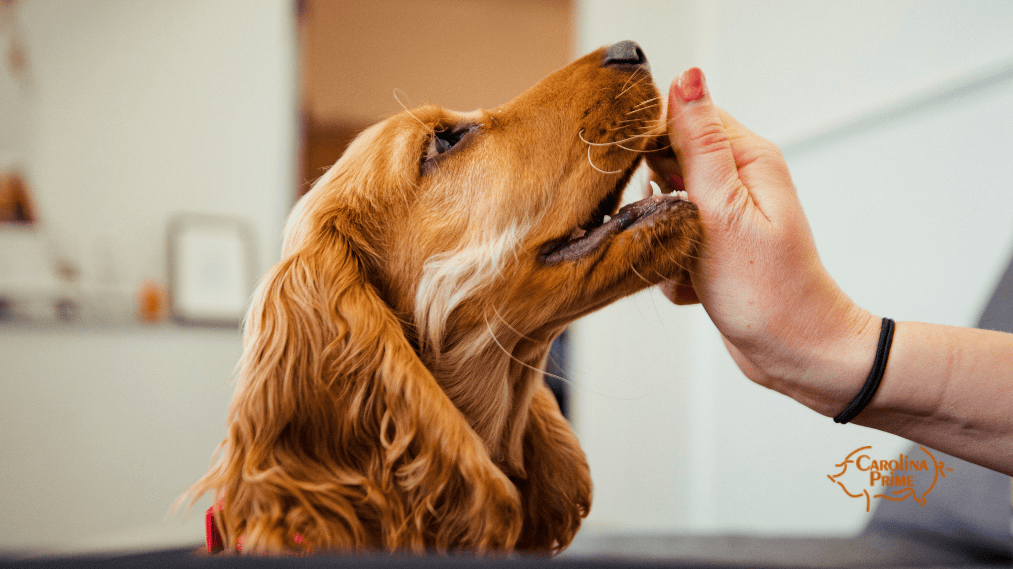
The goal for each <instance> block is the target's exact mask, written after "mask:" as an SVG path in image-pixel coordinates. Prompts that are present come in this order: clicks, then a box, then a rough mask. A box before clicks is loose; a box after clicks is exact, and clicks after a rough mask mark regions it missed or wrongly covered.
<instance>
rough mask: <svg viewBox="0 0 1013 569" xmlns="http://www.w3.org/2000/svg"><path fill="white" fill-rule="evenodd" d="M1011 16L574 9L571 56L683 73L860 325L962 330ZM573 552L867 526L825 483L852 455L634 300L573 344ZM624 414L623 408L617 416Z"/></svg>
mask: <svg viewBox="0 0 1013 569" xmlns="http://www.w3.org/2000/svg"><path fill="white" fill-rule="evenodd" d="M1011 22H1013V4H1009V3H1003V2H984V1H979V2H959V3H958V2H939V1H937V2H890V3H882V2H862V3H840V2H831V1H819V2H814V1H808V0H806V1H801V0H799V1H776V2H775V1H769V2H742V1H713V0H699V1H690V0H687V1H685V2H674V3H673V2H660V1H656V2H647V1H644V2H630V3H610V2H605V1H601V0H583V1H581V2H579V11H578V30H579V42H578V43H579V45H578V50H579V51H580V52H586V51H589V50H591V49H594V48H596V47H598V46H600V45H603V44H606V43H611V42H613V41H617V40H620V39H635V40H637V41H638V42H640V43H641V45H642V46H644V49H645V51H646V53H647V56H648V59H649V60H650V62H651V65H652V68H653V69H654V71H655V78H656V80H657V81H658V83H659V84H661V85H663V86H667V84H668V83H669V82H670V81H671V79H672V78H673V77H675V76H676V75H677V74H678V73H679V72H681V71H682V69H685V68H686V67H689V66H690V65H699V66H701V67H703V68H704V71H705V72H706V73H707V77H708V82H709V85H710V87H711V91H712V93H713V95H714V98H715V99H716V101H717V102H718V103H719V104H720V105H722V106H723V107H725V108H726V109H727V110H729V111H730V112H731V113H732V114H733V115H735V116H736V117H737V118H739V120H741V121H742V122H743V123H744V124H746V125H747V126H749V127H751V128H752V129H754V130H755V131H757V132H759V133H760V134H763V135H765V136H767V137H768V138H771V139H773V140H774V141H775V142H777V143H779V144H781V145H782V146H783V148H784V149H785V153H786V158H787V160H788V162H789V166H790V167H791V169H792V173H793V176H794V179H795V182H796V185H797V186H798V188H799V193H800V196H801V199H802V201H803V204H804V206H805V208H806V212H807V214H808V215H809V220H810V223H811V225H812V227H813V230H814V233H815V235H816V241H817V245H818V247H819V248H820V252H821V256H822V258H823V261H824V263H825V264H826V265H827V267H828V268H829V270H830V271H831V274H833V275H834V276H835V278H836V279H837V280H838V282H840V284H841V285H842V287H843V288H844V290H845V291H846V292H848V293H849V294H850V295H851V296H852V297H853V298H855V299H856V300H857V301H858V302H859V303H860V304H862V305H863V306H865V307H867V308H868V309H870V310H872V311H873V312H875V313H877V314H882V315H888V316H891V317H894V318H895V319H912V320H923V321H929V322H940V323H947V324H957V325H973V324H974V323H975V321H976V320H977V317H978V315H979V313H980V311H981V309H982V307H983V306H984V304H985V302H986V301H987V299H988V297H989V295H990V293H991V290H992V287H993V286H994V285H995V283H996V280H997V279H998V277H999V275H1000V274H1001V271H1002V269H1003V268H1004V267H1005V265H1006V263H1007V262H1008V260H1009V255H1010V252H1011V247H1010V245H1011V243H1013V223H1010V219H1009V216H1010V214H1009V212H1010V211H1013V192H1011V191H1010V189H1011V187H1010V182H1009V180H1010V174H1011V172H1010V167H1009V166H1008V158H1007V157H1008V156H1010V155H1011V154H1013V72H1011V70H1013V35H1011V34H1010V33H1009V25H1010V23H1011ZM572 378H573V380H574V381H575V382H577V383H578V384H579V385H577V386H575V388H574V399H575V400H574V408H575V421H576V427H577V431H578V434H579V436H580V438H581V441H582V443H583V444H584V446H585V449H586V451H587V452H588V455H589V458H590V460H591V463H592V464H591V466H592V474H593V475H594V478H595V483H596V493H595V505H594V508H593V509H592V513H591V516H590V517H589V519H588V525H587V527H588V529H589V531H591V532H594V531H600V530H606V529H608V530H620V531H648V532H670V531H690V532H720V533H738V532H746V533H759V534H794V535H816V534H847V533H854V532H856V531H859V530H860V529H861V527H862V526H863V525H864V523H865V522H866V521H867V520H868V516H869V515H868V514H866V513H865V511H864V508H862V507H860V506H858V505H857V504H856V502H855V501H853V500H851V499H849V498H847V497H846V496H844V495H843V493H841V492H840V490H839V489H838V488H837V487H835V486H834V485H833V484H830V483H828V481H827V479H826V475H827V474H829V473H830V471H831V469H832V468H833V465H834V464H836V463H837V462H839V461H840V460H841V457H842V456H845V455H846V454H847V453H849V452H850V451H852V450H854V449H855V448H857V447H858V446H861V445H870V444H871V445H873V446H874V447H875V448H876V450H877V452H883V453H884V455H889V454H891V453H894V452H898V451H899V450H900V449H901V448H904V447H905V445H906V443H905V441H903V440H901V439H898V438H896V437H893V436H891V435H885V434H882V433H878V432H874V431H871V430H868V429H864V428H862V427H858V426H853V425H851V426H839V425H835V424H833V423H832V421H830V420H829V419H826V418H823V417H822V416H819V415H817V414H815V413H812V412H810V411H808V410H807V409H805V408H804V407H802V406H801V405H798V404H796V403H794V402H793V401H791V400H789V399H787V398H785V397H783V396H780V395H778V394H775V393H773V392H768V391H766V390H764V389H762V388H760V387H758V386H755V385H754V384H752V383H750V382H749V381H748V380H746V379H745V378H744V377H743V376H742V375H741V373H740V372H739V371H738V370H737V368H736V367H735V365H734V363H732V362H731V360H730V358H729V357H728V356H727V354H726V353H725V352H724V349H723V347H722V346H721V344H720V340H719V338H718V336H717V334H716V332H715V331H714V328H713V325H712V324H710V322H709V321H708V320H707V318H706V316H705V315H704V314H703V313H702V311H701V310H699V308H677V307H673V306H669V305H668V304H667V301H666V300H665V299H664V298H663V297H661V296H660V295H659V294H657V292H655V291H651V292H648V293H642V294H641V295H639V296H637V297H634V298H633V299H630V300H628V301H625V302H622V303H619V304H617V305H615V306H612V307H610V308H608V309H606V310H603V311H601V312H599V313H597V314H595V315H593V316H591V317H589V318H586V319H584V320H582V321H581V322H580V323H578V325H577V326H576V327H575V329H574V363H573V373H572ZM630 397H633V398H634V399H631V400H627V399H625V398H630Z"/></svg>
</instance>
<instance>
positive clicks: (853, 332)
mask: <svg viewBox="0 0 1013 569" xmlns="http://www.w3.org/2000/svg"><path fill="white" fill-rule="evenodd" d="M799 321H800V323H799V324H798V325H797V326H796V327H794V330H793V331H791V332H790V336H789V337H787V338H785V339H784V340H783V345H786V346H790V347H789V348H787V349H783V350H780V351H779V355H778V357H776V358H773V357H765V358H756V359H754V361H753V364H754V366H755V367H754V369H755V370H756V371H757V372H758V373H757V374H756V375H757V376H758V377H753V379H754V380H755V381H757V382H758V383H760V384H761V385H765V386H766V387H769V388H771V389H774V390H775V391H778V392H780V393H782V394H784V395H787V396H788V397H791V398H792V399H795V400H796V401H798V402H799V403H801V404H803V405H805V406H807V407H809V408H810V409H812V410H814V411H816V412H818V413H820V414H822V415H826V416H828V417H833V416H836V415H837V414H838V413H840V412H841V410H843V409H844V408H845V407H847V406H848V404H849V403H850V402H851V401H852V399H854V397H855V395H856V394H857V393H858V392H859V391H860V390H861V388H862V385H863V384H864V382H865V379H866V378H867V377H868V375H869V371H870V369H871V368H872V364H873V360H874V359H875V354H876V346H877V343H878V339H879V332H880V321H881V319H880V318H879V317H877V316H874V315H873V314H872V313H870V312H869V311H867V310H865V309H863V308H861V307H859V306H858V305H856V304H854V302H852V301H851V299H849V298H847V297H846V296H844V294H843V293H840V294H839V298H838V299H835V300H834V301H833V302H832V303H831V306H830V307H829V308H826V307H825V308H824V309H823V310H821V311H818V312H817V311H814V313H810V314H809V315H808V316H802V317H800V318H799ZM798 338H804V341H802V342H798V341H797V340H798Z"/></svg>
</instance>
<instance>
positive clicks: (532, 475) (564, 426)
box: [517, 383, 592, 554]
mask: <svg viewBox="0 0 1013 569" xmlns="http://www.w3.org/2000/svg"><path fill="white" fill-rule="evenodd" d="M524 465H525V470H526V474H527V477H526V478H525V479H524V480H523V481H521V482H519V484H518V487H519V489H520V491H521V500H522V501H523V502H524V506H525V519H524V529H523V531H522V532H521V537H520V539H519V540H518V542H517V547H518V548H521V549H529V550H535V551H547V552H551V553H553V554H555V553H559V552H560V551H562V550H563V549H566V547H567V546H568V545H570V542H571V541H573V537H574V536H575V535H576V534H577V530H578V529H580V523H581V521H582V520H583V518H584V517H585V516H587V513H588V512H589V511H590V509H591V490H592V487H591V470H590V469H589V468H588V465H587V459H586V458H585V456H584V451H583V450H581V448H580V444H579V442H578V441H577V436H576V435H575V434H574V433H573V430H572V429H570V424H569V423H568V422H567V421H566V419H565V418H564V417H563V414H562V413H560V411H559V405H558V404H557V403H556V398H555V396H553V394H552V391H551V390H550V389H549V387H548V386H547V385H545V384H544V383H542V385H540V386H539V387H538V389H537V391H536V393H535V396H534V399H533V400H532V401H531V407H530V410H529V414H528V427H527V430H526V431H525V433H524Z"/></svg>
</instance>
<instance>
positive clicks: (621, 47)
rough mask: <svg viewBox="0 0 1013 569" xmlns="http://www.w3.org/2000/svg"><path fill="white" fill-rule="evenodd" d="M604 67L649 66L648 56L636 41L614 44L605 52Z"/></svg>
mask: <svg viewBox="0 0 1013 569" xmlns="http://www.w3.org/2000/svg"><path fill="white" fill-rule="evenodd" d="M601 64H602V65H643V66H645V67H646V66H647V56H645V55H644V50H642V49H640V45H638V44H637V42H635V41H630V40H626V41H621V42H619V43H614V44H612V45H610V46H609V47H608V49H606V50H605V58H604V59H602V62H601Z"/></svg>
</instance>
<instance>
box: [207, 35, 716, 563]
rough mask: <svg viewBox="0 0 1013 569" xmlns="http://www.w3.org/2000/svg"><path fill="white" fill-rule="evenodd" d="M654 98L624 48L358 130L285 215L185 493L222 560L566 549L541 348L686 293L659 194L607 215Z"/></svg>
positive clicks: (678, 226) (687, 249) (675, 225)
mask: <svg viewBox="0 0 1013 569" xmlns="http://www.w3.org/2000/svg"><path fill="white" fill-rule="evenodd" d="M658 103H659V94H658V90H657V88H656V87H655V86H654V83H653V81H652V80H651V76H650V72H649V70H648V69H647V65H646V60H645V59H644V57H643V54H642V52H641V51H640V48H639V47H638V46H637V45H636V44H634V43H633V42H621V43H619V44H615V45H613V46H610V47H608V48H603V49H601V50H598V51H596V52H594V53H592V54H590V55H587V56H586V57H583V58H581V59H580V60H578V61H576V62H574V63H572V64H571V65H569V66H567V67H565V68H563V69H561V70H560V71H557V72H556V73H554V74H552V75H550V76H549V77H548V78H546V79H545V80H543V81H542V82H541V83H539V84H538V85H536V86H535V87H533V88H532V89H530V90H529V91H527V92H525V93H524V94H522V95H520V96H519V97H517V98H516V99H514V100H513V101H511V102H509V103H507V104H505V105H503V106H501V107H498V108H495V109H490V110H479V111H473V112H469V113H458V112H453V111H448V110H445V109H442V108H439V107H436V106H424V107H421V108H418V109H414V110H412V111H406V112H402V113H400V114H397V115H394V116H392V117H390V118H388V119H387V120H385V121H383V122H381V123H379V124H377V125H375V126H373V127H371V128H369V129H368V130H366V131H365V132H363V133H362V134H361V135H360V136H359V137H358V138H357V139H356V141H355V142H354V143H353V144H352V145H351V146H350V147H349V149H348V151H347V152H346V153H345V155H344V156H343V157H342V158H341V160H339V161H338V162H337V164H335V165H334V166H333V167H332V168H331V169H330V170H329V171H328V172H327V174H326V175H324V176H323V178H321V179H320V180H319V181H318V182H317V183H316V185H315V186H314V188H313V189H312V191H310V192H309V193H308V194H307V195H306V196H305V197H304V198H303V199H302V200H301V201H300V202H299V204H298V205H297V207H296V208H295V210H294V212H293V213H292V216H291V218H290V220H289V223H288V227H287V229H286V239H285V246H284V251H283V259H282V261H281V262H280V263H278V264H277V265H276V266H275V267H274V268H272V269H271V270H270V272H268V274H267V275H266V276H265V277H264V279H263V281H262V282H261V284H260V286H259V288H258V290H257V292H256V294H255V298H254V301H253V304H252V306H251V308H250V312H249V314H248V316H247V321H246V332H245V353H244V355H243V358H242V361H241V362H240V367H239V376H238V385H237V387H236V393H235V396H234V399H233V401H232V406H231V409H230V411H229V427H228V434H227V437H226V439H225V440H224V441H223V443H222V445H221V446H220V447H219V451H218V460H217V462H216V464H215V465H214V466H213V467H212V468H211V470H210V471H209V472H208V473H207V474H206V475H205V476H204V477H203V478H202V479H201V480H200V481H199V482H197V484H195V485H194V487H193V488H192V489H191V491H190V495H191V496H198V495H200V494H202V493H204V492H209V491H210V492H212V493H213V494H214V495H215V496H216V498H217V501H218V505H217V506H216V513H215V519H216V525H217V526H218V528H219V530H220V531H221V534H222V536H223V539H224V543H225V545H226V548H229V549H231V548H235V547H236V544H237V543H239V542H240V541H241V543H242V546H243V549H244V550H245V551H256V552H272V551H284V550H295V551H303V550H307V549H310V550H318V549H331V548H335V549H352V548H362V549H379V550H393V551H447V550H469V551H489V550H511V549H514V548H520V549H527V550H539V551H547V552H558V551H560V550H562V549H563V548H565V547H566V546H567V545H568V544H569V543H570V541H571V540H572V539H573V536H574V534H575V533H576V531H577V529H578V527H579V526H580V522H581V520H582V518H583V517H584V516H586V515H587V513H588V509H589V507H590V505H591V478H590V475H589V472H588V467H587V463H586V461H585V459H584V454H583V452H582V451H581V449H580V447H579V446H578V443H577V439H576V437H575V436H574V434H573V433H572V431H571V430H570V427H569V425H568V424H567V422H566V420H565V419H564V418H563V416H562V415H561V414H560V412H559V408H558V406H557V405H556V402H555V400H554V398H553V396H552V394H551V392H550V391H549V389H548V388H547V387H546V386H545V384H544V381H543V373H544V371H543V370H544V368H545V363H546V357H547V354H548V351H549V346H550V343H551V342H552V340H553V338H555V337H556V336H557V335H558V334H560V333H561V332H562V331H563V330H564V329H565V328H566V326H567V325H568V324H570V323H571V322H573V321H574V320H575V319H577V318H579V317H580V316H582V315H584V314H587V313H589V312H591V311H594V310H596V309H598V308H601V307H603V306H605V305H607V304H609V303H611V302H613V301H615V300H617V299H619V298H621V297H623V296H626V295H628V294H631V293H633V292H636V291H638V290H641V289H643V288H645V287H647V286H650V285H653V284H656V283H658V282H660V281H661V280H664V279H678V278H685V275H686V273H685V266H686V263H687V261H688V260H689V259H690V257H691V256H692V255H693V254H694V248H695V244H696V242H697V240H698V239H699V231H700V230H699V221H698V215H697V210H696V208H695V206H693V205H692V204H691V203H689V202H687V201H684V200H683V199H681V198H680V197H678V196H677V195H667V196H666V195H658V196H651V197H648V198H646V199H644V200H641V201H639V202H635V203H633V204H630V205H628V206H626V207H623V208H622V209H619V203H620V198H621V193H622V190H623V189H624V186H625V185H626V184H627V182H628V181H629V179H630V176H631V175H632V173H633V171H634V169H635V168H636V167H637V166H638V164H639V163H640V162H641V158H642V156H643V153H644V152H645V151H646V150H649V149H650V148H653V146H650V145H653V144H655V140H656V139H655V135H656V134H657V133H658V132H663V130H664V129H663V126H662V125H661V121H659V117H660V114H661V108H660V105H659V104H658ZM609 215H610V216H611V219H609V220H608V221H605V217H606V216H609Z"/></svg>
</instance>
